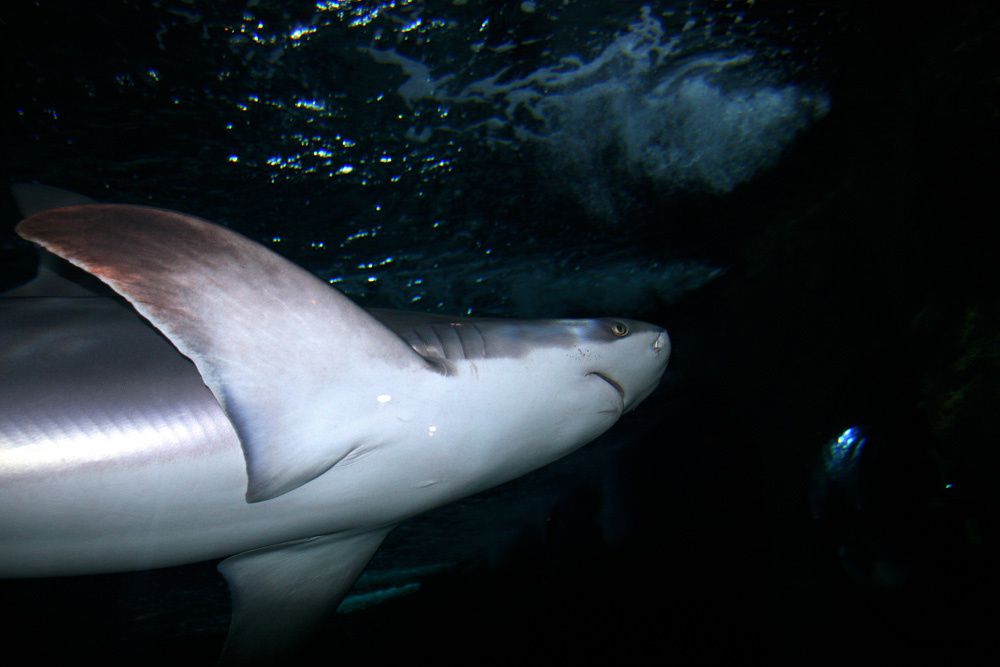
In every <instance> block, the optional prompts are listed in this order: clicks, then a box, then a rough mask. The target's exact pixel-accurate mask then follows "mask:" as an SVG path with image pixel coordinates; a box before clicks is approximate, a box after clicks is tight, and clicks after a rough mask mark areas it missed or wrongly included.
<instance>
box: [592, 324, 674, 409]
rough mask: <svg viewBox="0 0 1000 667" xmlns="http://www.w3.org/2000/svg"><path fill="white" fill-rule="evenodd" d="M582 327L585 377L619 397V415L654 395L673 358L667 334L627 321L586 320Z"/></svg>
mask: <svg viewBox="0 0 1000 667" xmlns="http://www.w3.org/2000/svg"><path fill="white" fill-rule="evenodd" d="M579 326H581V328H582V329H583V331H582V333H583V336H582V341H581V342H582V343H583V345H581V347H580V348H579V350H580V351H581V357H582V359H581V360H582V361H583V368H584V371H585V373H586V376H587V377H590V378H594V379H598V380H601V381H603V382H604V383H605V384H608V385H610V386H611V387H612V388H613V389H614V390H615V391H616V392H617V393H618V394H619V400H620V402H621V406H620V407H621V409H620V410H619V411H618V413H619V414H621V413H623V412H628V411H629V410H632V409H633V408H635V406H637V405H638V404H639V403H640V402H642V401H643V400H644V399H645V398H646V397H647V396H649V395H650V394H651V393H653V390H654V389H656V386H657V384H659V382H660V378H661V377H662V376H663V371H664V370H666V367H667V360H668V359H669V358H670V338H669V336H667V332H666V331H664V330H663V329H661V328H660V327H657V326H654V325H652V324H646V323H645V322H638V321H636V320H625V319H600V320H587V321H585V322H584V323H581V324H580V325H579Z"/></svg>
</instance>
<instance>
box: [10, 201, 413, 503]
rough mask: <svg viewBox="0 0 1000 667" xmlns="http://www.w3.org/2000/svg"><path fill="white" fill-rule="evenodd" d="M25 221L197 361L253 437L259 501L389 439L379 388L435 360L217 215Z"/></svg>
mask: <svg viewBox="0 0 1000 667" xmlns="http://www.w3.org/2000/svg"><path fill="white" fill-rule="evenodd" d="M17 231H18V233H19V234H20V235H21V236H22V237H24V238H26V239H28V240H30V241H34V242H35V243H38V244H39V245H41V246H42V247H44V248H45V249H47V250H49V251H51V252H53V253H55V254H56V255H58V256H60V257H63V258H65V259H66V260H68V261H69V262H71V263H73V264H74V265H76V266H78V267H80V268H82V269H84V270H85V271H87V272H88V273H90V274H92V275H94V276H96V277H97V278H99V279H100V280H101V281H103V282H104V283H107V284H108V285H109V286H110V287H111V288H112V289H114V290H115V292H117V293H118V294H120V295H121V296H123V297H124V298H125V299H127V300H128V301H129V303H131V304H132V306H133V307H134V308H135V309H136V310H137V311H138V312H139V314H140V315H142V316H143V317H145V318H146V319H147V320H149V321H150V322H151V323H152V324H153V326H155V327H156V328H157V329H159V330H160V331H161V332H162V333H163V334H164V335H165V336H166V337H167V338H168V339H169V340H170V341H171V342H172V343H173V344H174V346H176V347H177V349H178V350H179V351H180V352H181V353H182V354H184V355H185V356H187V357H189V358H190V359H191V360H192V361H193V362H194V363H195V365H196V366H197V368H198V370H199V372H200V373H201V376H202V379H203V380H204V381H205V384H206V385H207V386H208V387H209V389H211V390H212V392H213V393H214V394H215V397H216V399H217V400H218V401H219V404H220V405H221V406H222V407H223V409H224V410H225V411H226V413H227V415H228V416H229V419H230V421H231V422H232V424H233V427H234V428H235V430H236V433H237V435H238V436H239V438H240V442H241V444H242V447H243V452H244V457H245V459H246V465H247V476H248V485H247V500H248V501H250V502H254V501H260V500H267V499H269V498H273V497H275V496H279V495H281V494H283V493H287V492H288V491H290V490H292V489H295V488H297V487H299V486H301V485H302V484H304V483H306V482H308V481H309V480H311V479H313V478H315V477H316V476H318V475H320V474H322V473H323V472H324V471H326V470H328V469H329V468H330V467H331V466H333V465H335V464H336V463H337V462H338V461H340V460H341V459H343V458H344V457H345V456H347V455H348V454H349V453H350V452H352V451H354V450H355V449H356V448H358V447H361V446H363V445H368V446H370V445H373V444H376V443H377V438H378V435H379V430H378V426H377V424H378V422H377V419H375V417H374V413H373V412H371V414H370V411H374V410H375V409H377V406H376V404H375V401H374V400H373V398H374V396H375V395H377V394H380V393H382V391H384V389H383V387H384V386H385V385H386V383H389V382H392V380H393V379H394V378H395V377H398V376H400V375H402V374H406V375H407V381H409V382H412V381H413V377H414V375H413V373H412V372H413V371H421V370H428V369H430V366H429V364H428V363H427V361H426V360H425V359H424V358H423V357H421V356H419V355H418V354H417V353H416V352H414V351H413V349H412V348H411V347H410V346H409V345H407V344H406V343H405V342H404V341H403V340H402V339H400V338H399V337H398V336H397V335H396V334H394V333H393V332H392V331H390V330H389V329H387V328H386V327H385V326H383V325H382V324H380V323H379V322H378V321H377V320H376V319H374V318H373V317H372V316H370V315H369V314H368V313H366V312H365V311H364V310H363V309H361V308H359V307H358V306H356V305H355V304H354V303H352V302H351V301H350V300H349V299H347V297H345V296H343V295H342V294H340V293H339V292H337V291H336V290H334V289H333V288H331V287H330V286H329V285H327V284H326V283H324V282H323V281H321V280H319V279H318V278H316V277H315V276H313V275H312V274H310V273H308V272H307V271H305V270H303V269H301V268H299V267H298V266H296V265H294V264H292V263H291V262H289V261H287V260H285V259H284V258H282V257H280V256H278V255H276V254H275V253H273V252H271V251H270V250H268V249H266V248H264V247H263V246H261V245H259V244H257V243H254V242H253V241H251V240H249V239H247V238H245V237H243V236H241V235H239V234H237V233H235V232H232V231H230V230H228V229H225V228H223V227H220V226H218V225H214V224H211V223H209V222H206V221H204V220H200V219H198V218H194V217H191V216H186V215H182V214H179V213H175V212H171V211H164V210H160V209H154V208H147V207H142V206H123V205H105V204H94V205H82V206H69V207H62V208H55V209H48V210H45V211H44V212H42V213H39V214H37V215H35V216H32V217H30V218H28V219H26V220H24V221H22V222H21V223H20V225H18V227H17ZM376 385H377V386H376Z"/></svg>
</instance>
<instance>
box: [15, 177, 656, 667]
mask: <svg viewBox="0 0 1000 667" xmlns="http://www.w3.org/2000/svg"><path fill="white" fill-rule="evenodd" d="M14 192H15V197H16V198H17V200H18V203H19V205H20V207H21V210H22V213H23V214H24V216H25V217H24V219H23V220H22V221H21V222H20V223H19V224H18V225H17V228H16V230H17V233H18V234H19V235H20V236H21V237H23V238H25V239H27V240H29V241H31V242H33V243H35V244H37V246H38V247H39V248H40V254H41V256H42V260H41V261H40V264H39V270H38V275H37V276H36V277H35V278H34V279H33V280H31V281H30V282H28V283H26V284H24V285H22V286H20V287H18V288H15V289H13V290H11V291H9V292H7V293H6V294H3V295H0V577H6V578H25V577H43V576H59V575H81V574H96V573H108V572H122V571H136V570H148V569H154V568H161V567H168V566H175V565H182V564H187V563H195V562H202V561H211V560H218V561H219V563H218V570H219V571H220V572H221V574H222V576H223V577H224V578H225V580H226V582H227V584H228V587H229V591H230V596H231V602H232V612H231V620H230V627H229V632H228V635H227V637H226V639H225V642H224V645H223V647H222V654H221V659H222V661H223V662H228V663H241V662H253V661H263V660H268V659H271V658H274V657H275V656H280V655H283V654H287V653H288V652H290V651H293V650H294V649H295V647H296V646H298V645H300V643H301V642H302V641H303V640H304V639H306V638H308V637H309V636H310V633H312V632H313V631H314V630H315V629H316V628H317V627H320V626H321V624H322V623H323V621H324V619H325V618H326V617H327V615H329V614H330V613H332V612H333V611H334V610H335V609H336V607H337V604H338V603H339V601H340V600H341V599H342V598H343V597H344V596H345V594H346V593H347V592H348V591H349V589H350V587H351V585H352V584H353V582H354V581H355V579H356V578H357V577H358V576H359V575H360V573H361V572H362V571H363V569H364V568H365V566H366V564H367V563H368V561H369V559H370V558H371V557H372V555H373V554H374V553H375V551H376V550H377V549H378V547H379V545H380V544H381V543H382V541H383V539H384V538H385V536H386V535H387V534H388V533H389V532H390V531H391V530H392V529H393V528H394V527H395V526H397V525H398V524H399V523H400V522H403V521H405V520H407V519H408V518H411V517H413V516H415V515H418V514H420V513H422V512H425V511H427V510H430V509H432V508H435V507H438V506H441V505H443V504H446V503H449V502H452V501H454V500H456V499H459V498H462V497H464V496H468V495H470V494H474V493H477V492H479V491H482V490H485V489H488V488H490V487H493V486H496V485H498V484H502V483H504V482H506V481H508V480H511V479H514V478H516V477H518V476H521V475H523V474H525V473H527V472H529V471H532V470H534V469H537V468H539V467H541V466H544V465H546V464H548V463H550V462H552V461H554V460H556V459H558V458H560V457H562V456H564V455H566V454H568V453H570V452H572V451H574V450H576V449H577V448H579V447H581V446H582V445H584V444H586V443H587V442H589V441H591V440H593V439H594V438H596V437H597V436H598V435H600V434H602V433H603V432H605V431H607V430H608V429H609V428H610V427H611V426H612V425H614V424H615V423H616V422H617V421H618V419H619V418H620V417H621V416H622V415H623V414H624V413H626V412H628V411H630V410H632V409H634V408H635V407H636V406H637V405H638V404H639V403H640V402H642V401H643V400H644V399H645V398H646V397H648V396H649V395H650V394H651V393H652V392H653V391H654V389H655V388H656V387H657V385H658V383H659V381H660V378H661V376H662V375H663V373H664V370H665V368H666V366H667V362H668V359H669V357H670V352H671V346H670V339H669V337H668V335H667V332H666V331H665V330H664V329H662V328H660V327H658V326H654V325H652V324H648V323H644V322H640V321H636V320H632V319H625V318H596V319H546V320H518V319H504V318H474V317H451V316H443V315H437V314H423V313H415V312H405V311H394V310H380V309H365V308H362V307H360V306H358V305H357V304H356V303H354V302H352V301H351V300H350V299H348V298H347V297H345V296H344V295H343V294H341V293H340V292H338V291H337V290H336V289H335V288H333V287H332V286H331V285H330V284H328V283H327V282H324V281H323V280H321V279H319V278H317V277H316V276H314V275H313V274H311V273H309V272H308V271H306V270H304V269H303V268H301V267H299V266H297V265H296V264H294V263H293V262H291V261H289V260H287V259H285V258H283V257H281V256H280V255H278V254H276V253H275V252H273V251H272V250H270V249H268V248H266V247H264V246H263V245H260V244H258V243H256V242H255V241H253V240H251V239H249V238H246V237H244V236H242V235H240V234H238V233H236V232H235V231H232V230H230V229H228V228H226V227H224V226H221V225H217V224H213V223H211V222H208V221H206V220H202V219H200V218H197V217H194V216H190V215H186V214H182V213H179V212H175V211H170V210H165V209H158V208H152V207H146V206H135V205H124V204H107V203H98V202H95V201H93V200H90V199H88V198H86V197H83V196H80V195H76V194H74V193H70V192H66V191H63V190H59V189H55V188H50V187H47V186H41V185H21V186H15V190H14ZM67 267H68V268H67Z"/></svg>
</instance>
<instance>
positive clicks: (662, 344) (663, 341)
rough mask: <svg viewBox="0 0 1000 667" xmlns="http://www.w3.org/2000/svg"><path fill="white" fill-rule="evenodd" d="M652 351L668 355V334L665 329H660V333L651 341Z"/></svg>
mask: <svg viewBox="0 0 1000 667" xmlns="http://www.w3.org/2000/svg"><path fill="white" fill-rule="evenodd" d="M653 352H655V353H657V354H665V355H667V356H670V336H668V335H667V332H666V330H661V331H660V335H659V336H657V337H656V340H654V341H653Z"/></svg>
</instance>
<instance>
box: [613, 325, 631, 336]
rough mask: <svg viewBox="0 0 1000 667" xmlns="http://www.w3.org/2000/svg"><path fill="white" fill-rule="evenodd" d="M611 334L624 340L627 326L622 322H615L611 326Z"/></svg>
mask: <svg viewBox="0 0 1000 667" xmlns="http://www.w3.org/2000/svg"><path fill="white" fill-rule="evenodd" d="M611 333H613V334H614V335H616V336H618V337H619V338H624V337H625V336H627V335H628V325H627V324H625V323H624V322H615V323H614V324H612V325H611Z"/></svg>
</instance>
